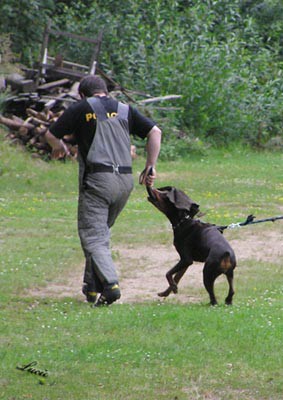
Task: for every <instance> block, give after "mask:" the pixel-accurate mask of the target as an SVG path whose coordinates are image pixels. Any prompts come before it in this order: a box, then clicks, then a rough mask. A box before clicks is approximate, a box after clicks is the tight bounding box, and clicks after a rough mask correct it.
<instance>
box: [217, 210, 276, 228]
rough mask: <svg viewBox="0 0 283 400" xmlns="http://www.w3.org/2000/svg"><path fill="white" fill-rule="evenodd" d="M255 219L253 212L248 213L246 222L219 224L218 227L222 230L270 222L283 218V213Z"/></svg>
mask: <svg viewBox="0 0 283 400" xmlns="http://www.w3.org/2000/svg"><path fill="white" fill-rule="evenodd" d="M254 219H255V216H254V215H252V214H251V215H248V217H247V219H246V220H245V221H244V222H236V223H232V224H230V225H224V226H218V227H217V229H219V230H220V231H224V229H235V228H240V227H241V226H246V225H252V224H260V223H261V222H268V221H271V222H274V221H276V220H278V219H283V215H280V216H278V217H271V218H264V219H258V220H257V221H255V220H254Z"/></svg>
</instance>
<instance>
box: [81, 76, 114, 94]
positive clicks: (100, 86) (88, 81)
mask: <svg viewBox="0 0 283 400" xmlns="http://www.w3.org/2000/svg"><path fill="white" fill-rule="evenodd" d="M79 93H81V94H83V95H85V96H86V97H91V96H93V95H94V94H96V93H106V94H108V89H107V85H106V82H105V81H104V80H103V79H102V78H101V77H100V76H98V75H86V76H84V77H83V78H82V80H81V81H80V85H79Z"/></svg>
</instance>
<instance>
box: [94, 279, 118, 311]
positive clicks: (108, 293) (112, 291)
mask: <svg viewBox="0 0 283 400" xmlns="http://www.w3.org/2000/svg"><path fill="white" fill-rule="evenodd" d="M120 297H121V292H120V288H119V285H118V283H112V284H108V285H106V286H105V287H104V289H103V292H102V293H101V295H100V297H99V299H98V300H97V302H96V304H94V307H100V306H103V305H105V306H109V305H110V304H112V303H114V301H116V300H118V299H120Z"/></svg>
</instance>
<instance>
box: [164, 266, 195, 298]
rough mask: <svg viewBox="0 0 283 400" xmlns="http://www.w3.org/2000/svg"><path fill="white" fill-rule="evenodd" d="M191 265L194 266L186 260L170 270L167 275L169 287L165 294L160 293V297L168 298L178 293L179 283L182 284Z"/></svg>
mask: <svg viewBox="0 0 283 400" xmlns="http://www.w3.org/2000/svg"><path fill="white" fill-rule="evenodd" d="M191 264H192V263H191V262H190V263H188V262H186V261H184V260H180V261H179V262H178V264H176V265H175V266H174V267H173V268H172V269H170V270H169V271H168V272H167V274H166V278H167V281H168V283H169V287H168V288H167V289H166V290H164V292H160V293H158V296H160V297H167V296H169V294H170V293H171V292H173V293H175V294H176V293H178V283H179V282H180V280H181V278H182V276H183V275H184V273H185V272H186V271H187V269H188V267H189V265H191ZM174 274H175V276H174ZM173 276H174V277H173Z"/></svg>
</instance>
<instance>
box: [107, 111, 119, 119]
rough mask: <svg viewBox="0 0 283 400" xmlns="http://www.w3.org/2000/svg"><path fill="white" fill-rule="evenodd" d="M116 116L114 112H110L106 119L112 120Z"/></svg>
mask: <svg viewBox="0 0 283 400" xmlns="http://www.w3.org/2000/svg"><path fill="white" fill-rule="evenodd" d="M116 116H117V113H116V112H112V113H107V118H114V117H116Z"/></svg>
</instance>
